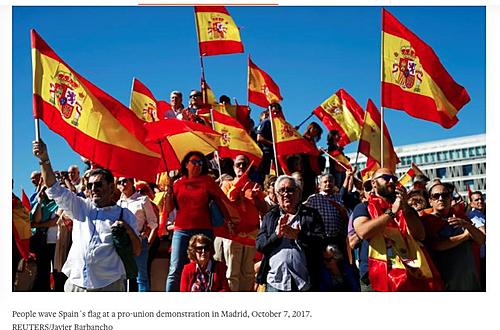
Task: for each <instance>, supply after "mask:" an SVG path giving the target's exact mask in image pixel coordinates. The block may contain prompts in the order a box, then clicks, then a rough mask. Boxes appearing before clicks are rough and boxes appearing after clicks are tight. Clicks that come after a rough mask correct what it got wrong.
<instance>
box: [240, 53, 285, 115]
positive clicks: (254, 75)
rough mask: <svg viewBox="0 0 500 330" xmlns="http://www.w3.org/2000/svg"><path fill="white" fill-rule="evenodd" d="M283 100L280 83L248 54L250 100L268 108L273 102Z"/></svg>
mask: <svg viewBox="0 0 500 330" xmlns="http://www.w3.org/2000/svg"><path fill="white" fill-rule="evenodd" d="M282 100H283V97H281V92H280V88H279V87H278V85H276V83H275V82H274V80H273V79H272V78H271V76H269V75H268V74H267V73H266V72H264V71H263V70H262V69H260V68H259V67H258V66H256V65H255V64H254V63H253V62H252V60H251V59H250V56H248V102H252V103H255V104H257V105H258V106H260V107H263V108H267V107H268V106H269V105H270V104H271V103H279V102H280V101H282Z"/></svg>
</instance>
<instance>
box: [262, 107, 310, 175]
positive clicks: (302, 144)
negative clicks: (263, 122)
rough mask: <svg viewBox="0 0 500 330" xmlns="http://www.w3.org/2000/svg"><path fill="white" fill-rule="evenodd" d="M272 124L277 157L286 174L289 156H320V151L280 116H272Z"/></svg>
mask: <svg viewBox="0 0 500 330" xmlns="http://www.w3.org/2000/svg"><path fill="white" fill-rule="evenodd" d="M271 123H272V125H273V132H274V139H275V141H274V145H275V147H276V156H277V158H278V161H279V162H280V166H281V168H282V169H283V170H284V171H285V172H287V171H288V167H287V166H286V156H288V155H294V154H308V155H310V156H311V157H317V156H319V154H320V151H319V150H318V149H317V148H316V147H315V146H314V145H313V144H312V143H311V142H309V141H307V140H306V139H304V137H303V136H302V135H301V134H300V133H299V132H297V130H296V129H295V128H294V127H293V126H292V125H290V123H288V122H287V121H286V120H285V118H283V117H282V116H279V115H272V117H271Z"/></svg>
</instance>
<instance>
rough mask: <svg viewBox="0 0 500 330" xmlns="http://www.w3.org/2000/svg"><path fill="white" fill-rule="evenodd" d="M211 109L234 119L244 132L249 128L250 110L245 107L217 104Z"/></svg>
mask: <svg viewBox="0 0 500 330" xmlns="http://www.w3.org/2000/svg"><path fill="white" fill-rule="evenodd" d="M212 109H214V110H215V111H217V112H220V113H222V114H224V115H227V116H230V117H233V118H235V119H236V120H237V121H238V122H239V123H240V124H241V125H242V126H243V127H245V130H246V128H247V127H248V126H249V121H250V108H249V107H248V106H247V105H239V104H236V105H233V104H225V103H217V104H214V105H212Z"/></svg>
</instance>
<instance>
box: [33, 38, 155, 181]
mask: <svg viewBox="0 0 500 330" xmlns="http://www.w3.org/2000/svg"><path fill="white" fill-rule="evenodd" d="M31 47H32V61H33V113H34V116H35V118H40V119H42V120H43V121H44V122H45V123H46V124H47V126H48V127H49V128H50V129H51V130H52V131H54V132H56V133H57V134H59V135H61V136H62V137H63V138H64V139H65V140H66V141H67V142H68V144H69V145H70V147H71V148H72V149H73V150H75V151H76V152H77V153H78V154H80V155H82V156H84V157H86V158H88V159H90V160H92V161H94V162H96V163H97V164H99V165H101V166H103V167H106V168H108V169H110V170H111V171H112V172H113V174H114V175H117V176H127V177H135V178H140V179H144V180H147V181H154V178H155V175H156V173H157V169H158V165H159V161H160V155H159V154H158V153H157V152H156V150H157V149H155V148H154V146H150V145H148V146H146V145H145V136H146V130H145V128H144V127H143V126H142V122H141V121H140V120H139V119H138V118H137V117H136V116H135V114H133V113H132V112H131V111H130V110H129V109H128V108H127V107H125V106H124V105H123V104H121V103H120V102H118V101H117V100H115V99H114V98H113V97H111V96H110V95H108V94H106V93H105V92H104V91H102V90H101V89H99V88H98V87H96V86H95V85H93V84H92V83H91V82H89V81H88V80H86V79H85V78H84V77H82V76H80V75H79V74H78V73H77V72H76V71H74V70H73V69H72V68H71V67H69V66H68V65H67V64H66V63H65V62H64V61H63V60H62V59H61V58H59V56H58V55H57V54H56V53H55V52H54V51H53V50H52V49H51V48H50V47H49V46H48V44H47V43H46V42H45V41H44V40H43V39H42V38H41V37H40V36H39V35H38V34H37V33H36V32H35V31H34V30H32V32H31ZM124 160H127V161H124ZM137 164H141V166H137Z"/></svg>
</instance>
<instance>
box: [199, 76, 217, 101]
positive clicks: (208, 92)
mask: <svg viewBox="0 0 500 330" xmlns="http://www.w3.org/2000/svg"><path fill="white" fill-rule="evenodd" d="M201 90H202V93H203V99H204V102H205V104H212V105H213V104H218V103H219V102H217V98H216V97H215V94H214V91H213V90H212V89H211V88H210V86H208V84H207V81H206V80H204V79H202V80H201Z"/></svg>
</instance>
